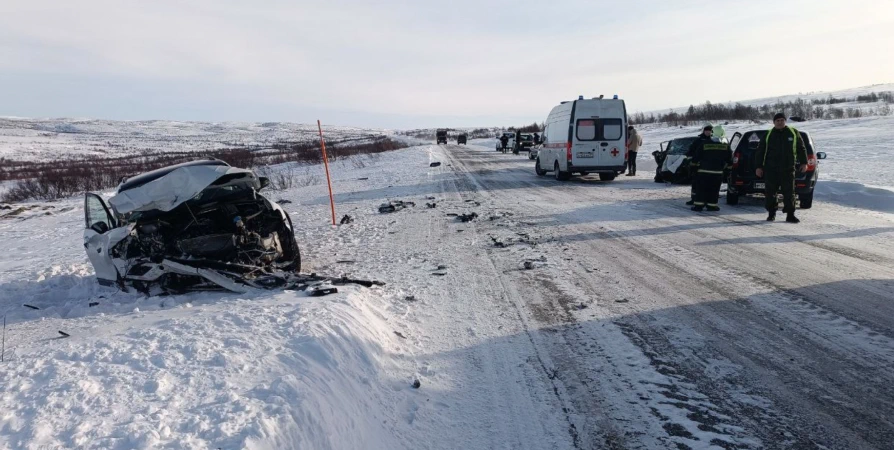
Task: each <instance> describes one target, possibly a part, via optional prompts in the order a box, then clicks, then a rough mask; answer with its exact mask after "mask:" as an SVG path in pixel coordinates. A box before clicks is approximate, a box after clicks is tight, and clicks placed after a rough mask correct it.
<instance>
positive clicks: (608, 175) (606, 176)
mask: <svg viewBox="0 0 894 450" xmlns="http://www.w3.org/2000/svg"><path fill="white" fill-rule="evenodd" d="M615 177H617V175H616V174H614V173H600V174H599V179H600V180H602V181H611V180H614V179H615Z"/></svg>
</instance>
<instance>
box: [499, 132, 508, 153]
mask: <svg viewBox="0 0 894 450" xmlns="http://www.w3.org/2000/svg"><path fill="white" fill-rule="evenodd" d="M508 143H509V136H506V135H505V134H504V135H502V136H500V145H501V146H502V150H503V153H506V144H508Z"/></svg>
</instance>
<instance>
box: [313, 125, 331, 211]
mask: <svg viewBox="0 0 894 450" xmlns="http://www.w3.org/2000/svg"><path fill="white" fill-rule="evenodd" d="M317 128H319V130H320V148H322V149H323V165H324V166H325V167H326V183H327V184H329V205H331V206H332V225H335V198H334V197H333V196H332V178H330V177H329V157H328V156H326V141H324V140H323V126H322V125H320V120H319V119H317Z"/></svg>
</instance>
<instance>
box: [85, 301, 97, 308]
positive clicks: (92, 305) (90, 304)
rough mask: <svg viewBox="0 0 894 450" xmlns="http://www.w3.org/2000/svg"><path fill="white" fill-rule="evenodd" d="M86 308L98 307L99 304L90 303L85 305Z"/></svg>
mask: <svg viewBox="0 0 894 450" xmlns="http://www.w3.org/2000/svg"><path fill="white" fill-rule="evenodd" d="M87 306H89V307H91V308H92V307H94V306H99V302H90V303H88V304H87Z"/></svg>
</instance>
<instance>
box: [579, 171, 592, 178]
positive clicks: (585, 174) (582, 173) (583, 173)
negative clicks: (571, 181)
mask: <svg viewBox="0 0 894 450" xmlns="http://www.w3.org/2000/svg"><path fill="white" fill-rule="evenodd" d="M589 174H590V172H581V173H580V176H582V177H585V176H587V175H589Z"/></svg>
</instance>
